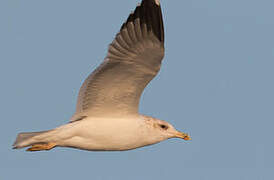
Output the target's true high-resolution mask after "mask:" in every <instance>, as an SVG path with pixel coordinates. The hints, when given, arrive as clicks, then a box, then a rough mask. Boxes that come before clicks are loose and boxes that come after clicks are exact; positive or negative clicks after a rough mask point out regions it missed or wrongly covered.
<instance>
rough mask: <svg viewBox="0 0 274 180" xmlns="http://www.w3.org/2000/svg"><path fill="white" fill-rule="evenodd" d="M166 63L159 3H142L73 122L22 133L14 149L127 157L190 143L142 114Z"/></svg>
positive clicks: (90, 80) (85, 91)
mask: <svg viewBox="0 0 274 180" xmlns="http://www.w3.org/2000/svg"><path fill="white" fill-rule="evenodd" d="M163 57H164V26H163V19H162V12H161V6H160V1H159V0H142V2H141V4H138V6H137V7H136V9H135V10H134V12H132V13H131V14H130V15H129V17H128V19H127V20H126V22H125V23H123V25H122V27H121V29H120V31H119V32H118V33H117V34H116V36H115V39H114V40H113V42H112V43H111V44H110V45H109V48H108V52H107V55H106V57H105V59H104V61H103V62H102V64H101V65H100V66H99V67H97V69H95V70H94V72H92V73H91V74H90V75H89V76H88V77H87V79H86V80H85V81H84V83H83V84H82V86H81V88H80V91H79V94H78V99H77V105H76V112H75V114H74V115H73V116H72V118H71V119H70V122H69V123H67V124H65V125H62V126H59V127H57V128H55V129H51V130H48V131H41V132H27V133H19V134H18V135H17V138H16V140H15V143H14V144H13V148H14V149H20V148H25V147H28V149H27V151H41V150H51V149H53V148H55V147H69V148H77V149H81V150H88V151H125V150H132V149H136V148H139V147H144V146H147V145H152V144H156V143H159V142H161V141H164V140H166V139H169V138H181V139H184V140H190V139H191V138H190V136H189V135H188V134H186V133H183V132H180V131H177V130H176V129H175V128H174V127H173V126H172V125H171V124H169V123H168V122H166V121H163V120H159V119H156V118H153V117H150V116H147V115H142V114H139V111H138V107H139V101H140V96H141V95H142V92H143V90H144V88H145V87H146V86H147V84H148V83H149V82H150V81H151V80H152V79H153V78H154V77H155V76H156V75H157V73H158V72H159V70H160V67H161V62H162V59H163Z"/></svg>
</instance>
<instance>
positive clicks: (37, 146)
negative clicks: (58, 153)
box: [27, 142, 56, 151]
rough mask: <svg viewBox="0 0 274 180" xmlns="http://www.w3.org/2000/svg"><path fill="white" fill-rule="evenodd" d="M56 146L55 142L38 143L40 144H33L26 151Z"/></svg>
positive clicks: (48, 148) (49, 148)
mask: <svg viewBox="0 0 274 180" xmlns="http://www.w3.org/2000/svg"><path fill="white" fill-rule="evenodd" d="M55 146H56V143H52V142H49V143H40V144H33V145H31V147H30V148H28V149H27V151H42V150H47V151H48V150H51V149H52V148H54V147H55Z"/></svg>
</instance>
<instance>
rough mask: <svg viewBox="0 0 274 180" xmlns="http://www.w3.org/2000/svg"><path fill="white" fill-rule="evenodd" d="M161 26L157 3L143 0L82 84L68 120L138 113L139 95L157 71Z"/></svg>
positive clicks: (162, 47) (159, 57)
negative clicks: (104, 55)
mask: <svg viewBox="0 0 274 180" xmlns="http://www.w3.org/2000/svg"><path fill="white" fill-rule="evenodd" d="M163 57H164V27H163V20H162V12H161V7H160V4H159V1H158V0H143V1H142V3H141V4H140V5H138V6H137V7H136V9H135V11H134V12H133V13H132V14H130V15H129V17H128V19H127V21H126V22H125V23H124V24H123V25H122V27H121V29H120V32H119V33H118V34H117V35H116V37H115V39H114V41H113V42H112V43H111V44H110V45H109V49H108V54H107V56H106V58H105V60H104V62H103V63H102V64H101V65H100V66H99V67H98V68H97V69H96V70H95V71H94V72H93V73H92V74H90V75H89V77H88V78H87V79H86V80H85V82H84V83H83V85H82V87H81V89H80V92H79V95H78V101H77V107H76V112H75V114H74V115H73V117H72V118H71V121H75V120H79V119H81V118H83V117H85V116H108V115H109V116H112V117H113V116H124V115H129V114H130V115H132V114H137V113H138V106H139V100H140V96H141V94H142V92H143V90H144V88H145V87H146V85H147V84H148V83H149V82H150V81H151V80H152V79H153V78H154V77H155V76H156V74H157V73H158V71H159V70H160V66H161V61H162V59H163Z"/></svg>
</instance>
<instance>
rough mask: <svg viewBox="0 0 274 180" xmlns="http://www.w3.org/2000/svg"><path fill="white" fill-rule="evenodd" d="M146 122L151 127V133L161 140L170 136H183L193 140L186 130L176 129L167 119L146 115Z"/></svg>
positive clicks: (185, 138)
mask: <svg viewBox="0 0 274 180" xmlns="http://www.w3.org/2000/svg"><path fill="white" fill-rule="evenodd" d="M145 119H146V122H147V124H148V126H149V129H150V134H151V135H152V136H154V137H155V138H157V139H159V141H163V140H165V139H169V138H181V139H184V140H191V137H190V136H189V135H188V134H187V133H184V132H180V131H178V130H176V129H175V128H174V127H173V126H172V125H171V124H169V123H168V122H166V121H163V120H159V119H156V118H152V117H148V116H146V118H145Z"/></svg>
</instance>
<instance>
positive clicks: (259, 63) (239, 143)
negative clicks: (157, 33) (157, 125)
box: [0, 0, 274, 180]
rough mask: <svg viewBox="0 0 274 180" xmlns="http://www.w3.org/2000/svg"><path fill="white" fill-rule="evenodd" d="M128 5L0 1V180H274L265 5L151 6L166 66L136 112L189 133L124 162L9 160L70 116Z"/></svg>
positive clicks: (269, 28)
mask: <svg viewBox="0 0 274 180" xmlns="http://www.w3.org/2000/svg"><path fill="white" fill-rule="evenodd" d="M137 2H138V1H136V0H131V1H129V0H127V1H124V0H116V1H86V0H84V1H71V0H66V1H65V0H58V1H53V0H47V1H41V0H25V1H19V0H4V1H1V2H0V24H1V28H0V52H1V53H0V82H1V91H0V92H1V93H0V99H1V101H0V108H1V122H2V125H1V128H0V129H1V131H0V141H1V149H0V152H1V154H2V156H1V162H0V167H1V172H0V179H19V178H20V179H39V180H48V179H50V178H51V179H67V180H70V179H76V178H77V179H83V180H86V179H93V180H97V179H98V180H103V179H104V180H108V179H109V180H112V179H131V180H135V179H136V180H139V179H157V180H161V179H188V180H198V179H199V180H200V179H201V180H207V179H209V180H219V179H222V180H231V179H233V180H238V179H239V180H245V179H246V180H268V179H269V180H270V179H273V178H274V175H273V171H274V163H273V162H274V155H273V152H274V145H273V137H274V136H273V126H274V123H273V120H274V111H273V109H274V94H273V92H274V83H273V78H274V71H273V67H274V35H273V32H274V21H273V18H274V11H273V7H274V1H271V0H261V1H256V0H230V1H227V0H194V1H193V0H186V1H168V0H165V1H162V10H163V15H164V22H165V30H166V31H165V32H166V43H165V45H166V56H165V59H164V61H163V66H162V69H161V72H160V74H159V75H158V76H157V77H156V78H155V79H154V80H153V81H152V83H151V84H149V86H148V87H147V88H146V89H145V92H144V94H143V96H142V100H141V107H140V111H141V113H143V114H147V115H151V116H154V117H157V118H159V119H163V120H166V121H168V122H170V123H172V124H173V125H174V126H176V127H177V128H178V129H180V130H183V131H186V132H189V133H190V134H191V136H192V138H193V140H192V141H190V142H185V141H182V140H180V139H171V140H168V141H165V142H162V143H160V144H157V145H153V146H149V147H144V148H141V149H136V150H133V151H127V152H88V151H81V150H76V149H65V148H56V149H54V150H52V151H49V152H37V153H28V152H25V151H23V150H12V149H11V145H12V143H13V141H14V139H15V137H16V134H17V133H18V132H24V131H39V130H46V129H51V128H54V127H56V126H59V125H62V124H64V123H66V122H68V120H69V118H70V116H71V115H72V114H73V113H74V110H75V104H76V97H77V93H78V90H79V88H80V86H81V83H82V82H83V81H84V79H85V78H86V77H87V76H88V74H89V73H90V72H92V71H93V70H94V69H95V68H96V66H98V65H99V64H100V63H101V62H102V60H103V58H104V57H105V54H106V51H107V46H108V44H109V43H110V42H111V41H112V39H113V37H114V36H115V34H116V33H117V32H118V30H119V28H120V26H121V24H122V22H123V21H124V20H125V19H126V18H127V16H128V14H129V13H130V11H132V10H134V8H135V6H136V4H137Z"/></svg>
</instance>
